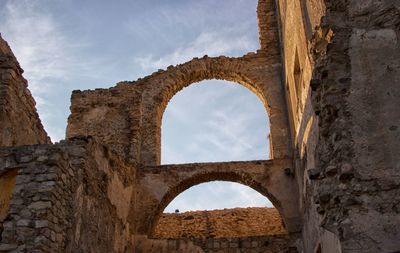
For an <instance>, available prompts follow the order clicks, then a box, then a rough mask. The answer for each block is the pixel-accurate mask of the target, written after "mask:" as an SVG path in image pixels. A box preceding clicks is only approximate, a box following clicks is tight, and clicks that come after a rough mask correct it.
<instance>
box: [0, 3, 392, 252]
mask: <svg viewBox="0 0 400 253" xmlns="http://www.w3.org/2000/svg"><path fill="white" fill-rule="evenodd" d="M257 15H258V20H259V35H260V47H259V50H257V52H254V53H248V54H246V55H244V56H242V57H238V58H230V57H225V56H220V57H215V58H214V57H207V56H204V57H203V58H195V59H193V60H191V61H189V62H187V63H183V64H180V65H177V66H170V67H168V68H167V69H166V70H162V71H161V70H160V71H158V72H156V73H153V74H152V75H150V76H147V77H144V78H142V79H139V80H137V81H132V82H131V81H124V82H120V83H118V84H116V85H115V86H114V87H111V88H109V89H96V90H87V91H75V92H73V94H72V98H71V114H70V116H69V118H68V128H67V133H66V139H65V140H64V141H61V142H59V143H56V144H52V143H51V142H50V139H49V137H48V136H47V134H46V132H45V130H44V129H43V127H42V125H41V122H40V119H39V117H38V115H37V113H36V109H35V102H34V100H33V98H32V96H31V94H30V92H29V90H28V88H27V81H26V80H25V79H24V78H23V76H22V73H23V70H22V69H21V68H20V66H19V64H18V62H17V60H16V58H15V57H14V55H13V53H12V52H11V49H10V48H9V46H8V45H7V43H6V42H5V41H4V40H3V39H0V135H1V138H0V146H2V147H1V148H0V252H74V253H76V252H306V253H314V252H323V253H334V252H343V253H345V252H351V253H356V252H370V253H380V252H385V253H390V252H392V253H394V252H400V1H398V0H379V1H378V0H376V1H374V0H259V3H258V9H257ZM206 79H222V80H228V81H233V82H236V83H239V84H241V85H244V86H245V87H247V88H248V89H250V90H251V91H252V92H254V93H255V94H257V95H258V97H259V98H260V99H261V101H262V102H263V103H264V105H265V108H266V109H267V111H268V114H269V119H270V124H271V159H270V160H263V161H246V162H225V163H201V164H181V165H162V166H161V165H160V133H161V130H160V127H161V126H160V125H161V118H162V115H163V112H164V109H165V108H166V105H167V103H168V101H169V100H170V99H171V98H172V97H173V96H174V95H175V94H176V93H177V92H178V91H180V90H181V89H183V88H184V87H186V86H188V85H190V84H192V83H195V82H199V81H202V80H206ZM213 180H225V181H233V182H239V183H241V184H244V185H247V186H250V187H251V188H253V189H255V190H257V191H258V192H260V193H261V194H263V195H264V196H266V197H268V198H269V199H270V200H271V202H272V203H273V204H274V206H275V207H276V210H277V212H278V213H279V215H280V217H281V219H282V221H283V224H284V230H285V232H283V233H278V234H274V235H269V234H265V235H264V236H247V235H246V236H242V237H240V236H239V237H235V238H233V237H232V238H230V237H229V236H227V237H212V236H210V237H205V238H183V237H181V238H179V235H178V236H176V238H162V236H161V237H160V236H157V234H158V235H160V234H161V235H162V233H163V232H162V230H161V231H158V232H157V233H156V226H157V223H158V221H159V219H160V217H161V216H163V215H162V213H163V210H164V208H165V207H166V206H167V205H168V203H169V202H171V200H172V199H173V198H174V197H176V196H177V195H178V194H180V193H181V192H183V191H184V190H186V189H188V188H189V187H191V186H194V185H197V184H200V183H204V182H209V181H213ZM224 215H225V214H221V215H220V218H221V217H222V218H221V219H222V220H220V221H218V222H221V224H222V223H223V222H224V221H223V219H224V218H223V217H227V218H226V219H227V221H229V218H228V216H224ZM251 216H252V217H253V218H257V217H258V218H259V219H260V221H259V222H258V224H259V225H260V226H264V225H263V224H264V223H263V220H264V218H265V217H264V216H263V215H261V214H260V215H255V214H252V215H251ZM256 216H257V217H256ZM196 217H197V216H196V215H194V216H191V218H190V219H197V218H196ZM164 218H165V219H175V218H173V217H172V218H171V217H164ZM188 219H189V218H187V217H186V220H188ZM199 219H200V218H199ZM265 219H266V218H265ZM232 222H234V221H232ZM225 223H226V224H228V225H229V222H225ZM265 224H267V223H265ZM265 226H267V225H265Z"/></svg>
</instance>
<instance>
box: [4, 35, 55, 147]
mask: <svg viewBox="0 0 400 253" xmlns="http://www.w3.org/2000/svg"><path fill="white" fill-rule="evenodd" d="M22 73H23V70H22V68H21V67H20V66H19V63H18V61H17V59H16V58H15V56H14V54H13V53H12V51H11V49H10V47H9V46H8V44H7V42H6V41H4V40H3V38H1V35H0V122H1V124H0V146H18V145H31V144H45V143H50V138H49V137H48V136H47V133H46V132H45V130H44V129H43V126H42V123H41V122H40V119H39V115H38V114H37V112H36V108H35V100H34V99H33V97H32V95H31V93H30V91H29V90H28V83H27V81H26V80H25V79H24V77H23V76H22Z"/></svg>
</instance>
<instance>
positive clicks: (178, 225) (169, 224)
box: [154, 207, 287, 238]
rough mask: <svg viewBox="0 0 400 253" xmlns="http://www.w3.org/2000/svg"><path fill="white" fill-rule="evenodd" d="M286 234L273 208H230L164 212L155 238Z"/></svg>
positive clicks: (279, 217)
mask: <svg viewBox="0 0 400 253" xmlns="http://www.w3.org/2000/svg"><path fill="white" fill-rule="evenodd" d="M281 234H287V231H286V229H285V228H284V224H283V221H282V218H281V216H280V215H279V212H278V210H276V209H275V208H262V207H252V208H233V209H223V210H212V211H191V212H184V213H179V214H175V213H164V214H163V215H162V216H161V218H160V220H159V221H158V224H157V226H156V229H155V233H154V237H156V238H214V237H249V236H264V235H281Z"/></svg>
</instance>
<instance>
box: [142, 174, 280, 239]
mask: <svg viewBox="0 0 400 253" xmlns="http://www.w3.org/2000/svg"><path fill="white" fill-rule="evenodd" d="M212 181H226V182H235V183H240V184H243V185H245V186H248V187H250V188H252V189H253V190H255V191H257V192H259V193H260V194H262V195H263V196H265V197H266V198H268V199H269V200H270V201H271V202H272V204H273V205H274V207H275V208H276V209H277V210H278V212H279V214H280V216H281V217H282V220H283V221H284V216H283V215H282V205H281V202H280V201H279V200H278V199H277V198H276V197H275V196H273V195H272V194H271V193H270V192H269V191H268V189H266V187H264V186H263V185H262V183H261V182H258V180H256V179H254V178H253V177H252V176H251V175H250V174H248V173H243V172H232V171H230V172H227V171H223V172H208V173H201V174H196V175H194V176H192V177H189V178H187V179H185V180H182V181H180V182H179V183H178V184H176V185H174V186H172V187H171V188H170V189H169V190H168V191H167V192H166V193H165V194H164V196H163V198H162V199H161V201H160V202H159V204H158V205H157V207H156V211H155V216H154V217H153V219H152V220H151V221H150V226H149V230H148V233H147V235H148V236H149V237H150V238H152V237H154V232H155V227H156V225H157V223H158V221H159V219H160V216H161V215H162V213H163V211H164V209H165V208H166V207H167V206H168V204H169V203H170V202H171V201H172V200H173V199H175V197H177V196H178V195H179V194H181V193H183V192H184V191H185V190H187V189H189V188H190V187H192V186H196V185H199V184H202V183H207V182H212ZM284 223H285V222H284Z"/></svg>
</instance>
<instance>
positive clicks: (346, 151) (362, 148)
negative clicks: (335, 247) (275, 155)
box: [313, 0, 400, 252]
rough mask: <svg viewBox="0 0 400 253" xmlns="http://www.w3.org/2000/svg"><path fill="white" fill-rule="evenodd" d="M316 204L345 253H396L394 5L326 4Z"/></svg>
mask: <svg viewBox="0 0 400 253" xmlns="http://www.w3.org/2000/svg"><path fill="white" fill-rule="evenodd" d="M326 5H327V14H326V17H325V19H324V23H323V26H324V27H330V28H331V29H332V30H333V32H334V38H333V40H332V43H331V44H330V45H329V47H328V50H327V53H326V59H325V61H324V63H323V65H322V67H321V70H319V71H321V73H322V75H320V76H319V79H317V81H316V84H317V85H316V86H317V87H316V89H315V96H314V97H315V100H313V102H314V106H315V107H319V108H321V113H320V114H319V122H320V132H319V133H320V134H319V143H320V144H319V145H318V150H317V151H318V157H319V164H318V170H319V171H318V173H319V177H318V178H317V180H315V184H316V185H317V187H316V190H315V195H314V200H315V201H317V202H318V204H319V212H320V214H321V215H322V217H323V222H322V223H321V225H322V226H323V227H325V228H326V229H328V230H330V231H332V232H334V233H335V234H337V235H338V236H339V239H340V244H341V248H342V251H343V252H394V251H399V250H400V243H399V240H398V238H399V237H400V214H399V213H400V211H399V210H400V208H399V207H400V206H399V203H400V199H399V196H400V167H399V166H400V165H399V164H400V163H399V157H400V146H399V145H400V134H399V130H398V126H399V125H400V111H399V110H398V101H399V98H400V86H399V85H397V84H398V83H400V60H399V59H400V43H399V35H400V29H399V27H400V2H398V1H344V0H343V1H326Z"/></svg>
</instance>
